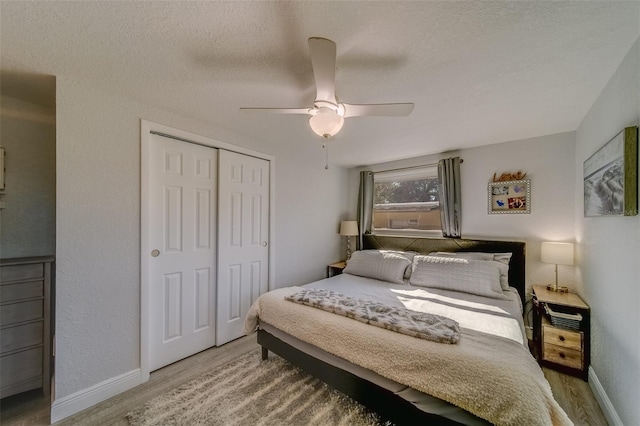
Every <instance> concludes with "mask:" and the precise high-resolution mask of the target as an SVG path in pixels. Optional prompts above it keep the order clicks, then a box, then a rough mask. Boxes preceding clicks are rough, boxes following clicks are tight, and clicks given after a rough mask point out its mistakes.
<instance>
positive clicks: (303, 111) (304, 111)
mask: <svg viewBox="0 0 640 426" xmlns="http://www.w3.org/2000/svg"><path fill="white" fill-rule="evenodd" d="M312 109H313V108H240V111H246V112H258V113H262V112H267V113H274V114H310V111H311V110H312Z"/></svg>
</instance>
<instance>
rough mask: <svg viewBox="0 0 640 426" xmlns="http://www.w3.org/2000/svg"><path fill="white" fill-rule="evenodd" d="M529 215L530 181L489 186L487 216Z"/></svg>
mask: <svg viewBox="0 0 640 426" xmlns="http://www.w3.org/2000/svg"><path fill="white" fill-rule="evenodd" d="M516 213H531V181H530V180H529V179H523V180H509V181H505V182H491V183H490V184H489V214H516Z"/></svg>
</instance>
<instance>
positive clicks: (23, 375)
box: [0, 348, 42, 389]
mask: <svg viewBox="0 0 640 426" xmlns="http://www.w3.org/2000/svg"><path fill="white" fill-rule="evenodd" d="M0 374H2V377H0V378H1V379H2V380H0V383H2V389H4V388H8V387H11V386H13V385H15V384H17V383H20V382H23V381H26V380H30V379H34V378H38V377H40V379H41V380H42V348H34V349H29V350H27V351H22V352H17V353H14V354H11V355H6V356H3V357H0ZM40 386H42V383H40ZM35 387H38V386H35Z"/></svg>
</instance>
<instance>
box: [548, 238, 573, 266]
mask: <svg viewBox="0 0 640 426" xmlns="http://www.w3.org/2000/svg"><path fill="white" fill-rule="evenodd" d="M540 261H542V262H544V263H554V264H556V265H573V244H572V243H549V242H545V243H542V249H541V256H540Z"/></svg>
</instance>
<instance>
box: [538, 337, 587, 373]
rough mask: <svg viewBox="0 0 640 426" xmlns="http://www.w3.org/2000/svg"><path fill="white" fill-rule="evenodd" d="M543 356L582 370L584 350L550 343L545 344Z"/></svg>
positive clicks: (551, 360) (548, 359)
mask: <svg viewBox="0 0 640 426" xmlns="http://www.w3.org/2000/svg"><path fill="white" fill-rule="evenodd" d="M542 358H543V359H545V360H547V361H550V362H554V363H556V364H560V365H565V366H567V367H571V368H577V369H579V370H582V352H581V351H574V350H571V349H567V348H565V347H562V346H556V345H552V344H549V343H545V344H544V348H543V353H542Z"/></svg>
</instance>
